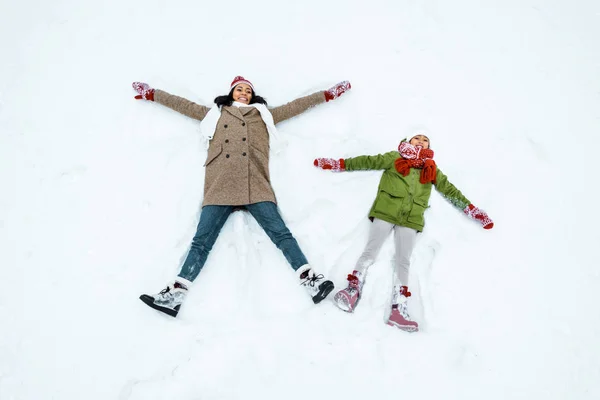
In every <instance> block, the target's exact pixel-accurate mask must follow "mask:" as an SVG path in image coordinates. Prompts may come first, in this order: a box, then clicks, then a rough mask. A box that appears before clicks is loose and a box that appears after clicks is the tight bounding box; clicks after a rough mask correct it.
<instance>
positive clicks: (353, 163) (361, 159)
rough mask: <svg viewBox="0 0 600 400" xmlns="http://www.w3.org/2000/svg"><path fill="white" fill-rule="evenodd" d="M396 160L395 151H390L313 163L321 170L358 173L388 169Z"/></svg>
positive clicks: (321, 160) (327, 159)
mask: <svg viewBox="0 0 600 400" xmlns="http://www.w3.org/2000/svg"><path fill="white" fill-rule="evenodd" d="M396 158H398V152H397V151H390V152H388V153H385V154H378V155H376V156H358V157H352V158H346V159H344V158H340V159H339V160H336V159H334V158H317V159H315V161H314V162H313V164H314V166H315V167H317V168H321V169H330V170H332V171H335V172H339V171H358V170H379V169H388V168H391V167H392V166H393V165H394V160H396Z"/></svg>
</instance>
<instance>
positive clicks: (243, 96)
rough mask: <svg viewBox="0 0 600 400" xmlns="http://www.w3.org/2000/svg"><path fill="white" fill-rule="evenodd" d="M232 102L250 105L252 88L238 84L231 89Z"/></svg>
mask: <svg viewBox="0 0 600 400" xmlns="http://www.w3.org/2000/svg"><path fill="white" fill-rule="evenodd" d="M232 95H233V101H237V102H238V103H244V104H250V100H251V99H252V88H251V87H250V86H249V85H246V84H245V83H240V84H239V85H237V86H236V87H234V88H233V93H232Z"/></svg>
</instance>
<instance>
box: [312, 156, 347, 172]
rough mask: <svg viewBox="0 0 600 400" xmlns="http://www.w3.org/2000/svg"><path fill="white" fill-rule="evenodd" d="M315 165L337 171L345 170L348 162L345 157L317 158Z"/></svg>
mask: <svg viewBox="0 0 600 400" xmlns="http://www.w3.org/2000/svg"><path fill="white" fill-rule="evenodd" d="M313 165H314V166H315V167H317V168H321V169H330V170H332V171H335V172H340V171H345V170H346V163H345V162H344V159H343V158H340V159H339V160H336V159H334V158H316V159H315V161H314V162H313Z"/></svg>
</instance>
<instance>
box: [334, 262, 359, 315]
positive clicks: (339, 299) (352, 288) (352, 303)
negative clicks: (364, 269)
mask: <svg viewBox="0 0 600 400" xmlns="http://www.w3.org/2000/svg"><path fill="white" fill-rule="evenodd" d="M362 275H363V274H361V273H360V272H358V271H356V270H354V271H352V274H350V275H348V287H347V288H346V289H342V290H340V291H339V292H337V293H336V294H335V296H334V297H333V301H334V303H335V305H336V306H338V307H339V308H340V309H342V310H344V311H346V312H353V311H354V308H356V305H357V304H358V301H359V300H360V294H361V292H362V287H363V284H364V281H363V276H362Z"/></svg>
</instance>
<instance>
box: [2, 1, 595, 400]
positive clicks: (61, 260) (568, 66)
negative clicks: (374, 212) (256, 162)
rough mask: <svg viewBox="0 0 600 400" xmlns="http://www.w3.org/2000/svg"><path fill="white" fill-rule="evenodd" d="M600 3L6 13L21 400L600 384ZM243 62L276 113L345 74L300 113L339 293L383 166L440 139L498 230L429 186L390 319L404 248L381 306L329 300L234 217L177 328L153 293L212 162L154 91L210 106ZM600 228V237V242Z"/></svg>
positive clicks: (278, 180) (11, 370)
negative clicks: (325, 97) (407, 320)
mask: <svg viewBox="0 0 600 400" xmlns="http://www.w3.org/2000/svg"><path fill="white" fill-rule="evenodd" d="M599 39H600V3H598V2H597V1H592V0H579V1H577V2H572V1H567V0H561V1H558V0H554V1H550V0H547V1H541V0H503V1H499V0H496V1H486V2H479V1H474V0H457V1H453V2H443V1H436V0H420V1H417V0H414V1H405V0H402V1H391V0H388V1H384V0H374V1H369V2H364V1H360V2H359V1H341V0H339V1H322V0H319V1H317V0H305V1H302V2H283V1H275V0H268V1H267V0H265V1H258V0H257V1H253V2H246V1H237V0H230V1H226V2H220V1H212V2H197V1H178V2H165V1H140V0H134V1H127V2H123V1H114V0H106V1H103V2H82V1H73V0H62V1H52V2H45V1H39V0H37V1H33V0H22V1H20V2H9V0H2V1H1V2H0V56H1V57H2V61H1V62H0V167H1V168H0V188H1V190H2V195H1V196H0V245H1V248H0V282H1V283H2V289H1V290H0V324H1V325H0V399H2V400H23V399H27V400H30V399H31V400H33V399H35V400H38V399H60V400H64V399H87V400H94V399H102V400H105V399H118V400H137V399H145V400H148V399H170V398H174V399H179V400H186V399H190V400H196V399H306V398H323V399H325V398H331V399H333V398H345V399H362V398H369V399H397V398H410V399H446V400H448V399H598V398H600V384H599V383H598V382H600V348H599V345H598V338H599V337H600V312H599V311H598V304H599V301H600V295H599V294H598V289H599V285H600V273H599V270H598V262H597V261H596V260H595V259H596V258H597V257H596V255H597V253H598V252H597V251H596V250H597V248H596V246H597V238H598V233H597V228H598V226H599V222H600V221H599V218H598V213H597V211H596V210H595V207H594V203H593V201H594V199H597V198H598V195H597V193H598V190H597V188H596V185H595V183H596V182H595V181H594V180H593V176H592V173H591V172H592V162H593V161H595V158H594V156H593V151H594V150H595V149H596V148H597V147H598V144H599V139H598V133H599V132H600V46H599V45H598V40H599ZM240 74H241V75H244V76H245V77H247V78H248V79H250V80H251V81H252V82H253V83H254V85H255V86H256V87H257V89H258V92H259V94H261V95H263V96H264V97H266V98H267V99H268V101H269V103H270V105H272V106H275V105H279V104H283V103H286V102H288V101H290V100H292V99H294V98H297V97H299V96H302V95H306V94H309V93H312V92H314V91H316V90H321V89H325V88H328V87H329V86H331V85H333V84H335V83H337V82H339V81H341V80H344V79H348V80H350V81H351V83H352V86H353V88H352V90H351V91H350V92H349V93H346V94H345V95H343V96H342V97H341V98H339V99H337V100H336V101H334V102H331V103H327V104H324V105H321V106H319V107H317V108H314V109H312V110H310V111H308V112H306V113H305V114H303V115H301V116H298V117H296V118H294V119H292V120H289V121H286V122H284V123H282V124H280V125H279V131H280V133H281V135H284V136H285V137H286V138H287V140H288V143H289V144H288V146H287V147H286V148H285V149H284V151H283V152H282V153H281V154H279V155H278V156H276V157H273V158H272V160H271V172H272V181H273V186H274V188H275V192H276V195H277V197H278V200H279V206H280V209H281V211H282V214H283V216H284V218H285V220H286V221H287V223H288V224H289V227H290V229H291V230H292V232H293V233H294V235H295V236H296V238H297V239H298V241H299V242H300V244H301V247H302V248H303V250H304V252H305V253H306V255H307V256H308V258H309V260H310V261H311V263H312V264H313V265H314V266H315V267H317V268H319V269H320V270H321V271H322V272H324V273H325V274H326V275H327V276H329V277H331V278H332V280H334V282H335V283H336V285H337V287H338V288H340V287H342V286H343V285H344V282H345V281H344V279H345V276H346V274H347V273H348V272H350V270H351V269H352V267H353V265H354V262H355V261H356V259H357V258H358V256H359V254H360V252H361V251H362V249H363V247H364V244H365V242H366V236H367V232H368V227H369V222H368V220H367V219H366V214H367V211H368V209H369V207H370V205H371V203H372V201H373V199H374V197H375V194H376V187H377V183H378V180H379V177H380V174H381V173H380V172H377V171H370V172H354V173H338V174H335V173H331V172H326V171H320V170H317V169H316V168H314V167H313V166H312V160H313V159H314V158H315V157H350V156H356V155H362V154H378V153H383V152H386V151H390V150H393V149H395V148H396V146H397V143H398V142H399V141H400V140H401V139H402V138H403V137H405V136H406V135H407V134H410V132H411V131H412V129H414V128H415V127H417V126H424V127H426V128H427V129H428V130H429V132H430V137H431V141H432V148H433V149H434V150H435V151H436V160H437V163H438V165H439V166H440V168H441V169H442V170H443V171H444V172H445V173H446V174H447V175H448V176H449V178H450V180H451V181H452V182H453V183H454V184H455V185H456V186H457V187H458V188H460V189H461V190H462V191H463V193H465V194H466V195H467V197H469V198H470V199H471V200H472V201H473V202H474V203H475V204H476V205H478V206H480V207H481V208H483V209H485V210H486V211H487V212H488V213H489V214H490V216H491V217H492V218H493V219H494V221H495V227H494V229H493V230H491V231H484V230H483V229H481V227H479V226H478V225H477V224H475V223H474V222H472V221H470V220H469V219H467V218H466V217H465V216H464V215H462V214H461V213H460V212H458V211H457V210H456V209H454V208H453V207H452V206H451V205H450V204H449V203H447V202H446V201H445V200H444V199H443V198H442V197H441V196H439V195H437V194H433V195H432V199H431V208H430V210H429V211H428V212H427V214H426V218H427V227H426V230H425V231H424V233H423V234H422V235H420V238H419V241H418V244H417V247H416V249H415V252H414V257H413V264H412V269H411V282H410V285H411V287H412V289H413V292H414V294H415V296H414V299H413V300H412V304H413V308H414V311H413V314H414V316H415V318H416V319H418V320H419V322H420V323H421V326H422V331H421V332H419V333H416V334H407V333H404V332H400V331H398V330H396V329H394V328H391V327H388V326H386V325H385V324H384V318H385V316H386V314H387V308H388V306H389V299H390V289H391V277H392V269H391V262H390V261H391V259H392V257H393V248H392V245H391V239H390V240H388V241H387V242H386V244H385V246H384V248H383V249H382V252H381V255H380V257H379V259H378V262H377V263H376V264H374V265H373V266H372V267H371V270H370V272H369V277H368V282H367V286H366V288H365V293H364V299H363V300H362V302H361V304H360V306H359V307H358V309H357V310H356V312H355V313H354V314H352V315H349V314H345V313H343V312H341V311H339V310H338V309H336V308H335V307H334V306H333V305H332V303H331V302H330V301H325V302H323V303H321V304H320V305H318V306H314V305H312V303H311V301H310V299H309V298H308V296H306V294H305V293H304V292H303V291H302V290H301V288H299V287H298V285H297V282H296V280H295V278H294V274H293V271H292V270H291V268H289V267H288V265H287V263H286V261H285V259H284V257H283V256H282V254H281V253H280V252H279V251H278V250H277V249H276V248H275V246H274V245H273V244H272V243H271V242H270V240H269V239H268V237H267V236H266V235H265V233H264V232H263V231H262V230H261V229H260V227H259V226H258V225H257V223H256V222H255V221H254V220H253V219H252V218H251V217H249V216H248V215H247V214H245V213H241V212H240V213H236V214H235V215H233V216H232V217H231V218H230V219H229V220H228V222H227V224H226V225H225V227H224V229H223V231H222V233H221V235H220V237H219V239H218V241H217V243H216V246H215V248H214V250H213V252H212V253H211V255H210V257H209V260H208V263H207V265H206V267H205V268H204V270H203V271H202V272H201V274H200V276H199V278H198V279H197V280H196V283H195V285H194V286H193V288H192V290H191V292H190V295H189V296H188V300H187V303H186V304H185V307H184V308H183V309H182V312H181V313H180V317H179V318H177V319H171V318H170V317H167V316H163V315H160V314H159V313H157V312H155V311H153V310H151V309H149V308H148V307H146V306H145V305H144V304H143V303H142V302H141V301H139V300H138V296H139V295H140V294H141V293H153V292H157V291H158V290H160V289H161V288H162V287H163V286H164V285H165V284H166V283H167V282H168V281H169V280H170V279H172V278H173V277H174V276H175V275H176V274H177V272H178V270H179V267H180V264H181V261H182V258H183V257H185V255H186V252H187V248H188V246H189V243H190V240H191V238H192V236H193V234H194V232H195V227H196V224H197V220H198V216H199V205H200V203H201V200H202V189H203V179H204V171H203V167H202V164H203V162H204V157H205V154H204V153H203V152H202V149H201V145H200V136H199V126H198V123H197V122H196V121H194V120H191V119H189V118H187V117H185V116H182V115H179V114H177V113H175V112H173V111H171V110H169V109H166V108H165V107H162V106H160V105H158V104H152V103H150V102H141V101H135V100H134V99H133V96H134V95H135V93H134V91H133V90H132V89H131V82H132V81H135V80H140V81H145V82H148V83H149V84H151V85H152V86H154V87H157V88H161V89H164V90H166V91H168V92H170V93H173V94H177V95H180V96H183V97H186V98H188V99H191V100H193V101H196V102H198V103H202V104H206V105H210V104H211V102H212V99H213V98H214V97H215V96H217V95H220V94H223V93H225V92H226V91H227V89H228V87H229V82H231V80H232V79H233V77H234V76H236V75H240ZM594 238H596V239H594Z"/></svg>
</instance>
